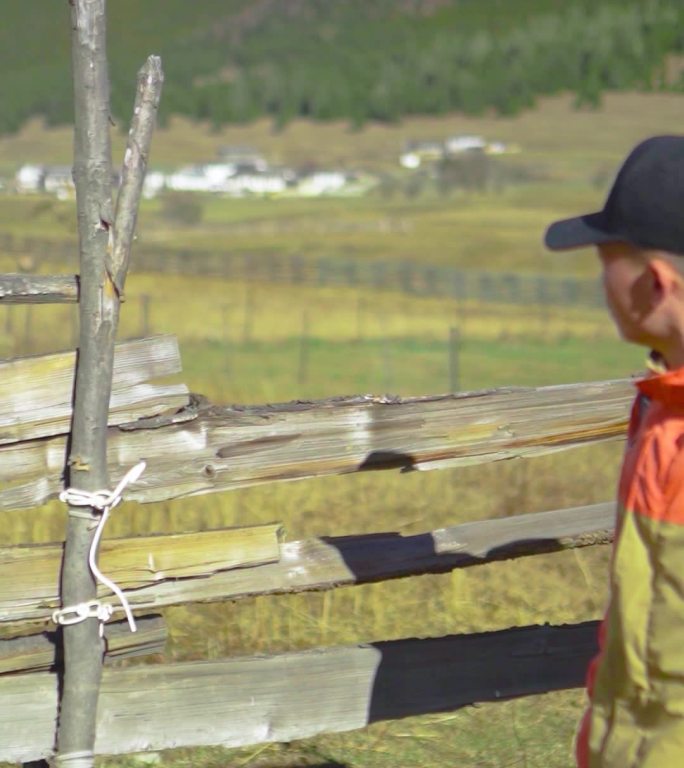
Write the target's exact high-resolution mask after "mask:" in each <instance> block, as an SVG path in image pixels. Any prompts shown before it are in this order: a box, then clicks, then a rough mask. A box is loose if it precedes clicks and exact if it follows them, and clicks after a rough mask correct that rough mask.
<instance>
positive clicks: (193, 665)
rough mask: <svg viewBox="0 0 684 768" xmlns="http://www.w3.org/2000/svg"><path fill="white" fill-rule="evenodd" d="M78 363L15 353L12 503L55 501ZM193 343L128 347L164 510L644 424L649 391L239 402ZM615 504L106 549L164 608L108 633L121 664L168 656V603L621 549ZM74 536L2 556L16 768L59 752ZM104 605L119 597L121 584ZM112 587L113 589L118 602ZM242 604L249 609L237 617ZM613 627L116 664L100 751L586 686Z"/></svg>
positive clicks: (124, 443) (139, 596) (113, 544)
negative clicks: (190, 378)
mask: <svg viewBox="0 0 684 768" xmlns="http://www.w3.org/2000/svg"><path fill="white" fill-rule="evenodd" d="M73 367H74V354H73V353H69V354H67V353H65V354H57V355H49V356H45V357H37V358H28V359H25V360H15V361H12V362H7V363H3V364H2V365H0V384H1V386H2V390H3V392H2V394H3V396H2V398H0V403H1V408H2V410H1V411H0V424H1V425H2V432H1V433H0V508H2V509H7V510H15V511H16V514H21V510H22V509H24V508H28V507H33V506H36V505H39V504H42V503H43V502H45V501H47V500H48V499H50V498H54V497H55V496H56V495H57V494H58V493H59V491H60V489H61V488H62V486H63V481H62V472H63V466H64V460H65V455H66V451H67V444H68V435H69V425H70V418H71V397H72V390H73ZM179 368H180V360H179V354H178V349H177V345H176V344H175V340H174V339H173V338H172V337H168V336H161V337H153V338H150V339H145V340H137V341H132V342H126V343H122V344H119V345H117V348H116V355H115V363H114V377H113V388H112V400H111V407H110V411H109V427H108V446H109V450H108V471H109V474H110V476H111V477H112V478H113V479H114V480H118V479H119V478H120V477H122V475H123V474H124V473H125V472H126V471H127V469H128V468H129V467H130V466H131V465H132V464H135V463H136V462H137V461H138V460H140V459H145V461H146V462H147V469H146V471H145V473H144V474H143V476H142V477H141V478H140V479H139V480H138V481H136V482H135V483H134V484H133V485H131V486H130V487H129V489H128V492H127V494H126V498H127V499H130V500H135V501H138V502H143V503H145V502H151V501H159V500H163V499H172V498H178V497H181V496H188V495H194V494H203V493H209V492H214V491H227V490H230V489H231V488H238V487H244V486H249V485H256V484H260V483H269V482H276V481H283V480H293V479H304V478H309V477H319V476H322V475H330V474H341V473H350V472H360V471H367V470H379V469H395V470H400V471H409V470H430V469H440V468H444V467H458V466H462V465H468V464H472V463H474V462H488V461H498V460H505V459H509V458H513V457H525V456H532V455H537V454H540V453H544V452H548V451H555V450H558V449H561V448H570V447H573V446H578V445H583V444H586V443H588V442H591V441H597V440H607V439H616V438H619V437H621V436H622V434H623V432H624V428H625V418H626V413H627V408H628V402H629V400H630V396H631V385H630V384H629V382H628V381H610V382H595V383H589V384H573V385H562V386H556V387H543V388H537V389H511V390H494V391H489V392H475V393H464V394H459V395H444V396H434V397H422V398H412V399H406V400H400V399H388V398H383V397H353V398H339V399H331V400H325V401H319V402H311V403H285V404H282V405H267V406H249V407H244V408H241V407H235V406H233V407H230V408H224V407H218V406H214V405H211V404H209V403H206V402H203V401H202V400H200V399H198V398H196V397H195V396H192V395H190V394H188V392H187V390H186V389H185V387H183V386H182V385H154V384H152V383H150V379H151V378H154V377H159V376H166V375H168V374H171V373H174V372H177V371H178V370H179ZM613 514H614V510H613V504H612V503H606V504H598V505H592V506H588V507H582V508H574V509H564V510H556V511H549V512H545V513H536V514H521V515H519V516H515V517H507V518H502V519H495V520H487V521H482V522H475V523H467V524H463V525H457V526H453V527H450V528H443V529H439V530H434V531H425V532H424V533H422V534H416V535H412V536H401V535H399V534H396V533H381V534H373V535H359V536H351V537H342V538H320V539H309V540H301V541H286V540H284V539H283V537H282V533H281V531H280V528H279V526H277V525H262V526H257V527H248V528H241V529H226V530H219V531H207V532H196V533H184V534H176V535H168V536H161V535H160V536H146V537H136V538H129V539H114V540H105V541H104V542H103V544H102V546H101V550H100V567H101V569H102V570H103V572H105V573H106V574H107V575H108V576H109V577H110V578H111V579H112V580H113V581H115V582H116V583H117V584H118V585H119V586H120V587H121V588H122V589H123V590H124V593H125V595H126V597H127V598H128V601H129V603H130V605H131V608H132V609H133V610H134V612H135V613H136V614H139V615H141V616H143V617H145V619H144V620H143V621H141V622H140V626H139V632H138V633H137V634H136V635H131V634H129V633H127V632H126V631H125V629H126V627H125V622H124V623H123V625H124V626H122V625H121V624H122V623H121V622H114V623H112V624H111V625H108V626H107V655H108V657H121V656H124V657H125V656H129V655H133V654H140V653H159V652H160V650H161V648H162V646H163V634H164V633H163V622H162V619H161V618H159V617H158V616H155V615H150V614H153V613H154V612H155V611H158V610H159V609H161V608H164V607H167V606H172V605H180V604H184V603H188V602H195V601H216V600H236V599H239V598H241V597H246V596H255V595H263V594H273V593H288V592H295V591H300V590H327V589H334V588H336V587H339V586H342V585H353V584H361V583H367V582H371V581H380V580H384V579H391V578H396V577H400V576H409V575H417V574H423V573H438V572H445V571H450V570H452V569H455V568H464V567H469V566H473V565H477V564H482V563H487V562H491V561H494V560H500V559H508V558H516V557H525V556H531V555H537V554H541V553H545V552H552V551H557V550H562V549H567V548H572V547H582V546H591V545H596V544H602V543H606V542H608V541H610V539H611V536H612V527H613ZM62 549H63V548H62V545H41V546H14V547H5V548H2V549H1V550H0V621H1V622H3V623H8V622H10V623H12V624H16V626H17V629H18V630H19V629H21V634H22V636H21V637H17V638H15V639H6V640H3V641H2V642H1V644H0V670H1V671H2V675H0V700H1V701H2V702H3V710H4V712H3V718H2V719H0V759H2V760H8V761H24V762H27V761H32V760H37V759H41V758H45V757H47V756H49V755H51V754H52V750H53V747H54V729H55V720H56V716H57V705H58V689H59V677H60V673H59V665H60V663H61V661H60V658H59V655H57V656H56V651H55V647H56V644H57V643H56V639H55V636H54V634H53V633H52V632H50V631H47V632H45V631H42V632H39V633H37V634H33V635H28V636H26V626H27V624H26V623H27V622H32V623H34V624H35V625H36V626H37V628H38V629H43V627H42V626H41V625H45V624H46V623H47V622H49V621H50V617H51V615H52V612H53V611H54V610H55V609H56V608H58V607H59V605H60V597H59V590H58V584H59V570H60V564H61V559H62ZM99 597H101V598H105V597H107V590H105V589H102V588H101V589H100V590H99ZM110 597H111V595H110ZM237 609H238V610H239V606H238V608H237ZM594 651H595V623H594V622H586V623H584V624H580V625H573V626H563V627H551V626H543V627H525V628H514V629H509V630H504V631H500V632H491V633H484V634H476V635H462V636H453V637H443V638H433V639H426V640H403V641H392V642H385V643H374V644H372V645H364V646H358V647H340V648H323V649H319V650H315V651H308V652H298V653H285V654H278V655H273V656H267V657H254V658H244V657H241V658H234V659H225V660H223V661H205V662H202V661H200V662H188V663H163V664H159V665H153V666H144V667H139V666H136V667H132V668H116V667H115V666H114V667H106V668H105V670H104V674H103V679H102V687H101V694H100V703H99V706H98V720H97V740H96V743H95V751H96V753H101V754H118V753H126V752H137V751H141V750H145V749H162V748H170V747H178V746H193V745H207V744H219V745H225V746H239V745H245V744H256V743H260V742H264V741H288V740H292V739H296V738H302V737H304V736H309V735H312V734H315V733H320V732H329V731H338V730H348V729H353V728H359V727H363V726H365V725H366V724H368V723H371V722H374V721H377V720H382V719H388V718H397V717H403V716H406V715H411V714H420V713H427V712H436V711H444V710H449V709H454V708H457V707H459V706H462V705H465V704H469V703H474V702H478V701H488V700H489V701H493V700H497V699H505V698H509V697H514V696H521V695H527V694H534V693H540V692H545V691H550V690H556V689H561V688H568V687H574V686H579V685H581V684H582V681H583V676H584V670H585V668H586V664H587V662H588V660H589V658H590V657H591V655H592V654H593V653H594Z"/></svg>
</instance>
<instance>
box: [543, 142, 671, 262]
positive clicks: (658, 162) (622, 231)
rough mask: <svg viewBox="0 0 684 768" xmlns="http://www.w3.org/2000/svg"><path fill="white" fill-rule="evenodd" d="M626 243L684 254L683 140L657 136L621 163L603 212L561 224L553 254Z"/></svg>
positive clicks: (551, 231)
mask: <svg viewBox="0 0 684 768" xmlns="http://www.w3.org/2000/svg"><path fill="white" fill-rule="evenodd" d="M616 241H624V242H628V243H631V244H632V245H636V246H638V247H640V248H648V249H654V250H662V251H670V252H671V253H677V254H681V255H683V256H684V136H653V137H652V138H650V139H646V140H645V141H642V142H641V143H640V144H638V145H637V146H636V147H635V148H634V149H633V150H632V151H631V152H630V154H629V155H628V157H627V159H626V160H625V162H624V163H623V164H622V167H621V168H620V170H619V172H618V175H617V177H616V178H615V181H614V182H613V187H612V189H611V190H610V193H609V194H608V198H607V199H606V203H605V205H604V206H603V210H601V211H597V212H596V213H588V214H586V215H584V216H577V217H575V218H572V219H563V220H562V221H556V222H554V223H553V224H551V226H550V227H549V228H548V229H547V230H546V235H545V237H544V242H545V244H546V246H547V247H548V248H550V249H551V250H552V251H564V250H569V249H571V248H582V247H584V246H588V245H598V244H600V243H610V242H616Z"/></svg>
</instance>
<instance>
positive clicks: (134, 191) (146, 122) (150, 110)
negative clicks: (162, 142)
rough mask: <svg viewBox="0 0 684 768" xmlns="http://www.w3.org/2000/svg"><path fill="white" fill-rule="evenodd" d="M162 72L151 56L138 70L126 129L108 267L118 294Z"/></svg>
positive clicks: (153, 121)
mask: <svg viewBox="0 0 684 768" xmlns="http://www.w3.org/2000/svg"><path fill="white" fill-rule="evenodd" d="M163 82H164V73H163V72H162V66H161V59H160V58H159V57H158V56H150V57H149V58H148V59H147V61H146V62H145V64H144V65H143V66H142V68H141V69H140V71H139V72H138V86H137V91H136V98H135V105H134V107H133V118H132V120H131V127H130V130H129V131H128V141H127V143H126V152H125V154H124V160H123V168H122V171H121V187H120V189H119V195H118V197H117V201H116V227H115V228H114V248H113V250H112V252H111V254H109V256H110V258H109V259H108V263H107V271H108V273H109V274H110V275H111V278H112V282H113V283H114V286H115V287H116V290H117V292H118V294H119V296H121V297H123V292H124V284H125V282H126V273H127V271H128V263H129V261H130V256H131V246H132V244H133V236H134V234H135V224H136V221H137V218H138V203H139V201H140V195H141V193H142V185H143V181H144V179H145V171H146V169H147V159H148V155H149V151H150V144H151V142H152V132H153V130H154V126H155V121H156V117H157V109H158V108H159V100H160V98H161V89H162V83H163Z"/></svg>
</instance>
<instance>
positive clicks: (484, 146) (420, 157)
mask: <svg viewBox="0 0 684 768" xmlns="http://www.w3.org/2000/svg"><path fill="white" fill-rule="evenodd" d="M518 151H520V150H519V149H518V148H517V147H514V146H512V145H505V144H503V143H502V142H500V141H494V142H489V141H487V140H486V139H484V138H483V137H482V136H476V135H472V134H465V135H458V136H449V137H448V138H447V139H444V140H443V141H408V142H406V145H405V146H404V150H403V152H402V153H401V155H400V156H399V163H400V165H402V166H403V167H404V168H407V169H409V170H415V169H416V168H419V167H420V166H421V165H423V164H425V163H430V162H433V163H434V162H437V161H439V160H443V159H444V158H448V157H454V156H456V155H460V154H463V153H465V152H483V153H485V154H488V155H500V154H504V153H508V152H518Z"/></svg>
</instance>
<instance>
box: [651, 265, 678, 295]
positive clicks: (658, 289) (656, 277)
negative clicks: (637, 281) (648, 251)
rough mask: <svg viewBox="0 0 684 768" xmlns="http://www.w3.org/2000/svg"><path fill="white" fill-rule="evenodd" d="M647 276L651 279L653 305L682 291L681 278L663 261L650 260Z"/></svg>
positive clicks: (673, 268)
mask: <svg viewBox="0 0 684 768" xmlns="http://www.w3.org/2000/svg"><path fill="white" fill-rule="evenodd" d="M648 274H649V276H650V278H651V288H652V298H653V300H654V303H657V302H659V301H662V300H663V299H664V298H667V297H668V296H671V295H673V294H674V293H676V292H678V291H679V292H681V291H682V290H684V281H683V280H682V276H681V275H680V274H679V272H678V271H677V269H675V267H674V266H673V265H672V264H670V263H669V262H667V261H665V260H664V259H651V260H650V261H649V262H648Z"/></svg>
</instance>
